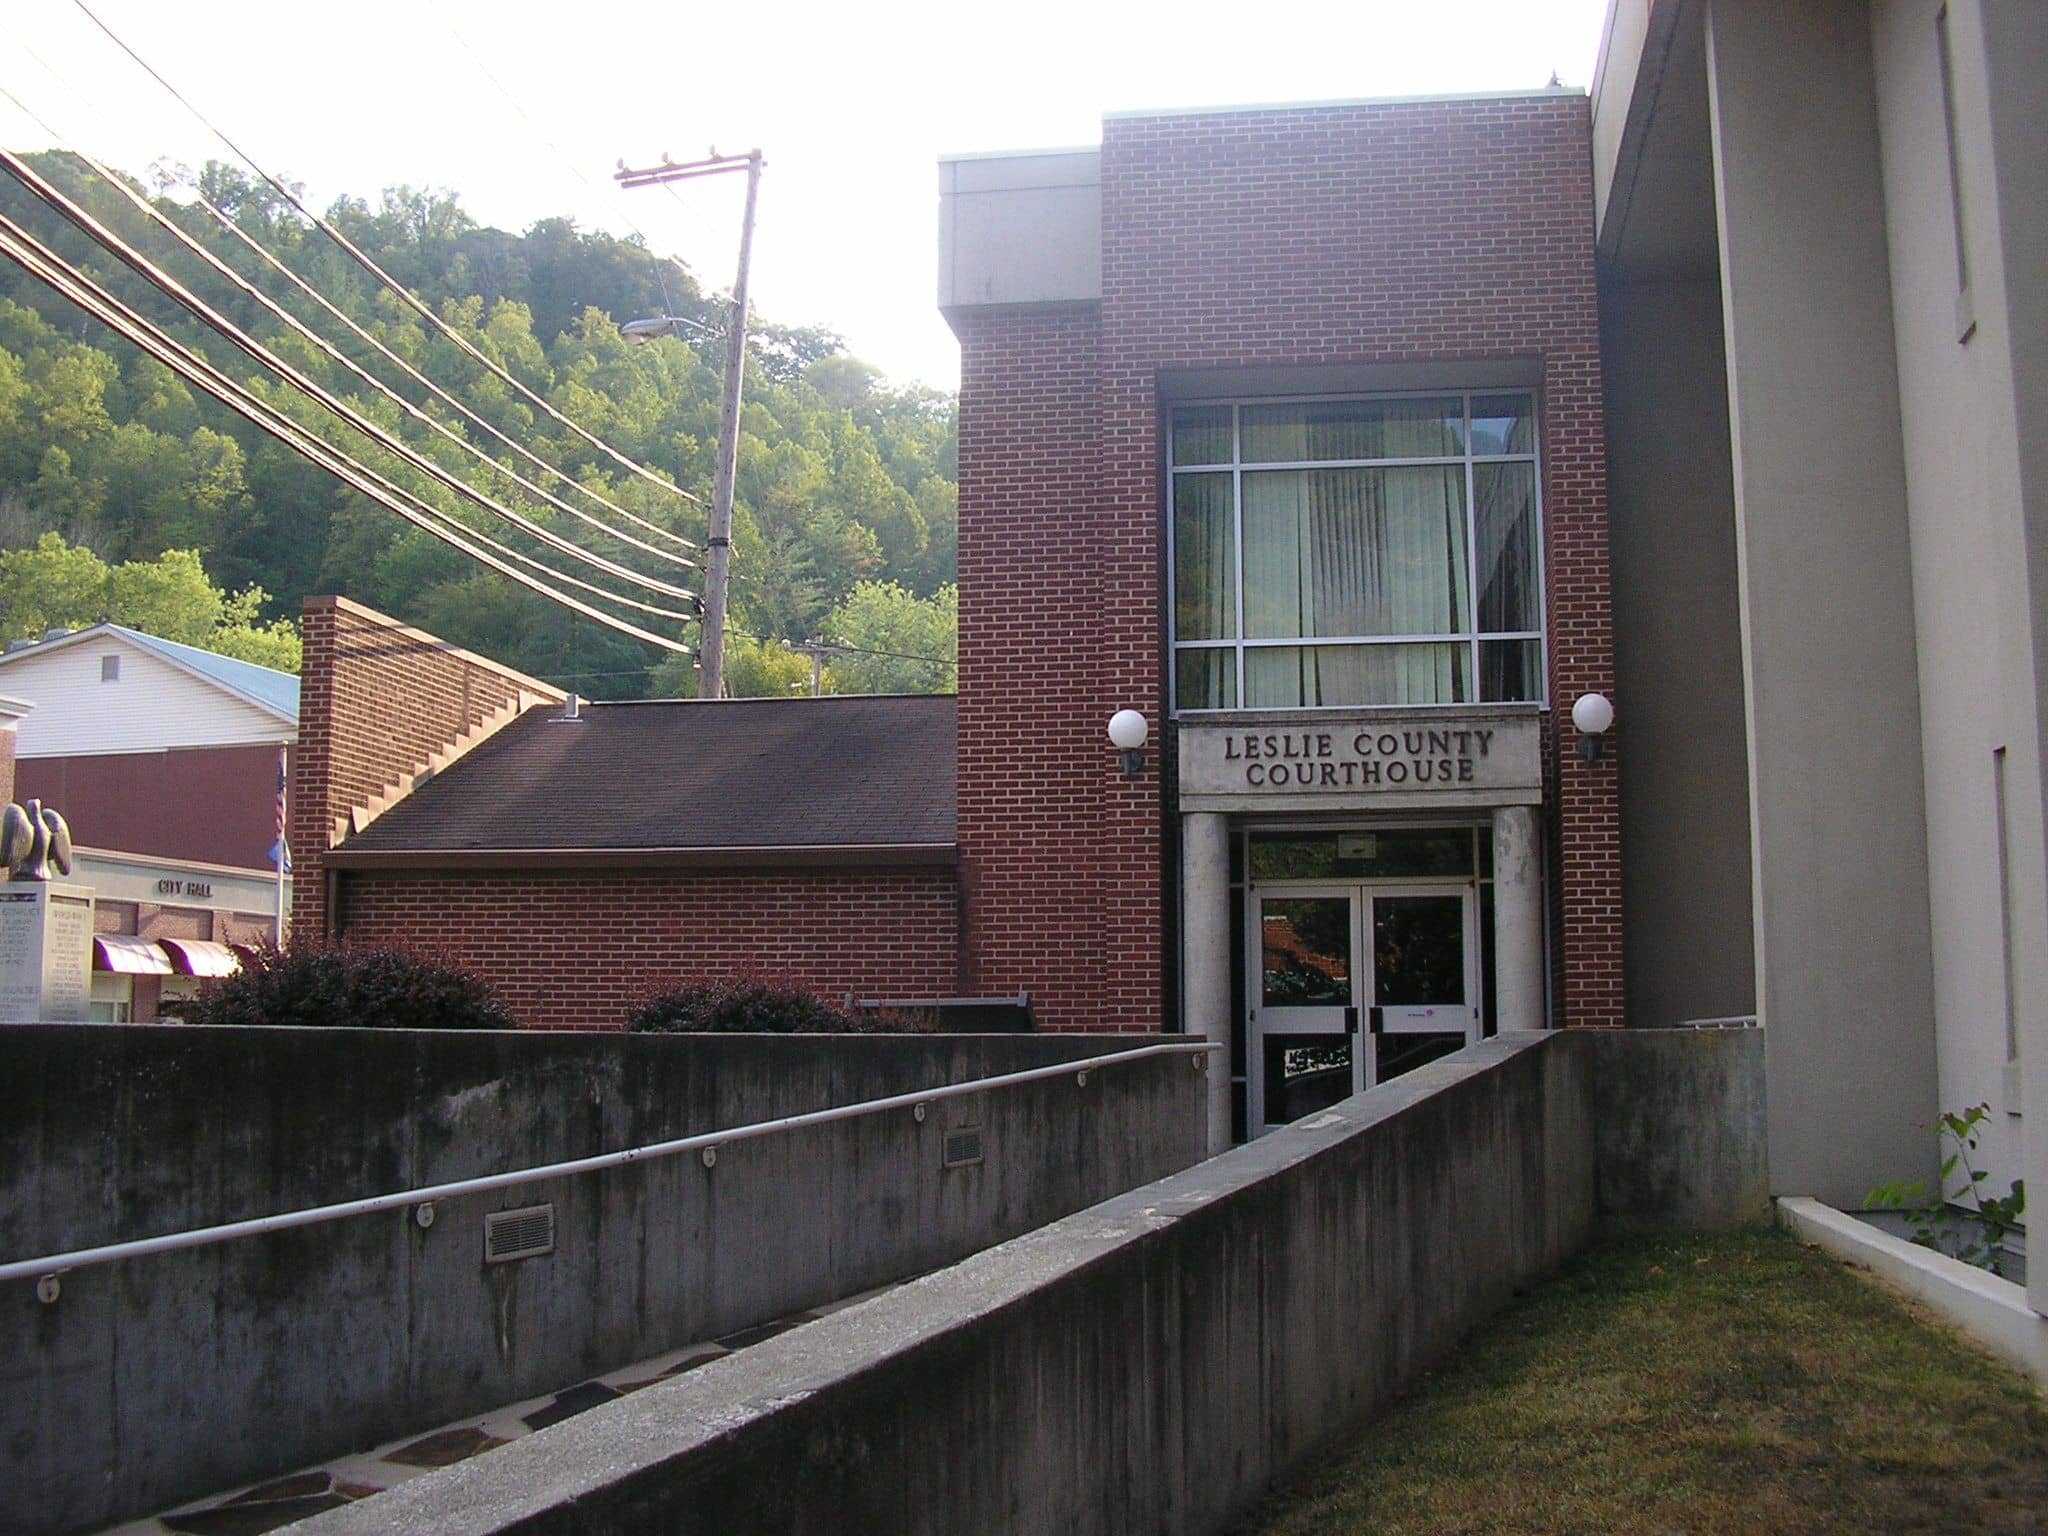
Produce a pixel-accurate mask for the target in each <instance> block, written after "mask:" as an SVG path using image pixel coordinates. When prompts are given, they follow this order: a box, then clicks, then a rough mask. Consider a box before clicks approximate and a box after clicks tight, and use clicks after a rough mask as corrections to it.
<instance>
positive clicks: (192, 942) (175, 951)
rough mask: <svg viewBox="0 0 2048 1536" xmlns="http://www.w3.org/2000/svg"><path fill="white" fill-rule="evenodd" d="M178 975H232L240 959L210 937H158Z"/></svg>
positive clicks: (240, 962) (158, 941)
mask: <svg viewBox="0 0 2048 1536" xmlns="http://www.w3.org/2000/svg"><path fill="white" fill-rule="evenodd" d="M157 943H158V944H160V945H162V946H163V948H164V951H165V953H166V954H168V955H169V956H170V957H171V964H172V966H174V967H175V968H176V970H177V973H178V974H179V975H180V976H232V975H234V974H235V972H237V971H239V970H240V969H241V968H242V960H241V957H240V956H239V955H237V954H236V953H235V952H234V951H233V950H232V949H230V948H229V947H228V946H227V945H225V944H216V943H215V942H214V941H213V940H211V939H158V940H157Z"/></svg>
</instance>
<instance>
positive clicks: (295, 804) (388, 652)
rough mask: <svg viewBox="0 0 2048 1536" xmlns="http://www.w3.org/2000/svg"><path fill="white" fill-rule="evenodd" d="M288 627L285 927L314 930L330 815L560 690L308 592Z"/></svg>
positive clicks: (321, 908) (321, 904)
mask: <svg viewBox="0 0 2048 1536" xmlns="http://www.w3.org/2000/svg"><path fill="white" fill-rule="evenodd" d="M300 629H301V634H302V636H303V638H304V641H305V663H304V666H303V668H302V670H301V673H300V679H299V735H298V750H297V751H296V752H295V753H294V754H293V759H294V760H293V764H292V786H291V844H292V864H293V880H292V926H293V929H294V931H295V932H298V933H302V934H318V933H321V932H323V931H324V930H325V922H326V917H325V914H326V880H325V872H324V869H323V856H324V855H325V853H326V851H327V847H328V843H329V840H330V837H331V835H332V828H333V825H334V819H335V817H337V816H342V815H346V814H347V813H348V812H349V811H350V810H351V809H352V808H354V807H356V806H359V805H361V804H363V803H364V802H365V801H366V800H368V799H369V798H370V797H371V796H372V795H375V794H377V793H379V792H381V791H382V790H384V789H385V788H387V787H388V786H390V785H391V784H394V783H396V782H398V781H399V780H401V779H403V778H404V777H406V776H407V775H409V774H411V773H414V772H416V771H417V770H418V769H419V768H421V767H422V766H424V765H425V763H426V761H427V759H428V758H429V757H430V756H431V755H432V754H433V753H435V752H436V751H438V750H440V749H441V748H442V747H445V746H447V745H448V744H449V743H451V742H453V741H454V740H456V739H457V738H458V737H460V736H461V735H462V734H463V733H464V732H466V731H468V730H469V729H470V728H472V727H473V726H476V725H478V724H480V723H481V722H482V721H484V720H485V719H487V718H489V717H490V715H491V714H492V713H493V712H495V711H496V710H498V709H500V708H502V707H503V706H504V705H506V704H508V703H513V702H516V701H517V700H519V699H520V698H521V697H522V696H524V697H525V698H527V699H529V700H532V701H536V702H538V701H542V700H547V701H554V700H559V699H561V698H563V697H564V695H563V693H562V692H561V690H559V689H557V688H552V687H550V686H549V685H548V684H546V683H543V682H540V681H538V680H537V679H534V678H530V677H526V676H524V675H522V674H520V673H517V672H514V671H512V670H511V669H510V668H507V667H501V666H498V665H496V664H495V663H493V662H489V661H486V660H484V659H483V658H482V657H479V656H472V655H471V654H470V653H468V652H467V651H463V650H459V649H457V648H456V647H455V646H452V645H449V644H448V643H447V642H445V641H442V640H437V639H435V638H434V637H433V636H432V635H429V634H426V633H424V632H422V631H420V630H416V629H411V628H408V627H407V626H406V625H403V624H401V623H399V622H398V621H397V620H396V619H392V618H388V617H386V616H385V615H384V614H381V613H378V612H376V611H374V610H373V609H369V608H365V607H363V606H361V605H360V604H357V603H352V602H349V601H348V600H347V599H345V598H338V597H311V598H308V599H307V600H306V606H305V611H304V614H303V616H302V618H301V621H300Z"/></svg>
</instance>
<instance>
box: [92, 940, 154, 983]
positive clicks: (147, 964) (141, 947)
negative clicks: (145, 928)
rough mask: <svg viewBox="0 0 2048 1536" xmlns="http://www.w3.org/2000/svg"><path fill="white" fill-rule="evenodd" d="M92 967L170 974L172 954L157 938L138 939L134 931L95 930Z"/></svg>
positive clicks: (138, 973)
mask: <svg viewBox="0 0 2048 1536" xmlns="http://www.w3.org/2000/svg"><path fill="white" fill-rule="evenodd" d="M92 968H93V969H94V970H96V971H112V972H114V973H115V974H116V975H119V976H169V975H171V974H172V971H171V957H170V956H169V955H167V954H165V953H164V952H163V950H162V949H161V948H159V947H158V946H157V944H156V943H155V941H154V940H151V939H138V938H136V937H135V935H134V934H132V933H96V934H94V935H93V939H92Z"/></svg>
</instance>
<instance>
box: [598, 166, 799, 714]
mask: <svg viewBox="0 0 2048 1536" xmlns="http://www.w3.org/2000/svg"><path fill="white" fill-rule="evenodd" d="M762 164H763V161H762V159H761V151H760V150H758V149H751V150H748V151H747V153H745V154H744V155H721V154H719V153H718V151H717V150H713V151H712V152H711V154H710V156H709V157H708V158H707V159H703V160H693V161H691V162H690V163H689V164H687V165H676V164H674V163H673V162H671V161H670V160H669V159H668V157H667V156H666V155H664V156H663V157H662V163H661V164H660V165H655V166H649V167H647V168H646V169H644V170H637V171H635V170H628V169H626V167H625V165H624V164H623V163H621V165H620V167H619V171H618V174H617V175H616V176H615V177H614V178H613V179H614V180H615V181H617V182H618V184H619V185H620V186H621V187H625V188H628V189H631V188H633V187H658V186H661V185H662V184H664V183H666V182H671V181H686V180H689V179H690V178H692V177H696V176H722V175H725V174H727V173H728V172H731V171H738V170H745V171H746V173H747V208H746V212H745V214H743V215H742V216H741V219H740V271H739V278H738V280H737V281H735V282H734V283H733V287H732V322H731V324H729V325H728V326H727V327H726V332H725V395H724V398H723V400H722V401H721V402H720V405H719V412H718V470H717V478H716V480H715V481H714V482H713V485H712V492H711V535H710V537H709V538H708V539H706V540H705V545H706V549H705V562H704V619H703V623H702V625H701V626H700V628H701V638H700V639H699V641H698V645H697V664H698V668H699V671H698V684H697V692H698V697H700V698H706V699H718V698H723V697H724V696H725V608H726V592H727V587H728V584H729V579H730V573H731V570H732V494H733V490H732V487H733V476H734V473H735V471H736V470H737V469H738V467H739V457H740V384H741V380H742V377H743V375H744V374H745V372H746V358H747V272H748V268H749V267H750V266H751V264H752V262H753V252H754V197H755V194H756V193H757V192H758V191H759V190H760V186H761V166H762Z"/></svg>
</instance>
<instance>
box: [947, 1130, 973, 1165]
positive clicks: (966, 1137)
mask: <svg viewBox="0 0 2048 1536" xmlns="http://www.w3.org/2000/svg"><path fill="white" fill-rule="evenodd" d="M980 1161H981V1127H980V1126H978V1125H958V1126H955V1127H954V1128H953V1129H952V1130H950V1131H948V1132H946V1150H945V1159H944V1163H943V1166H945V1167H947V1168H966V1167H970V1166H972V1165H973V1164H975V1163H978V1162H980Z"/></svg>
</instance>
